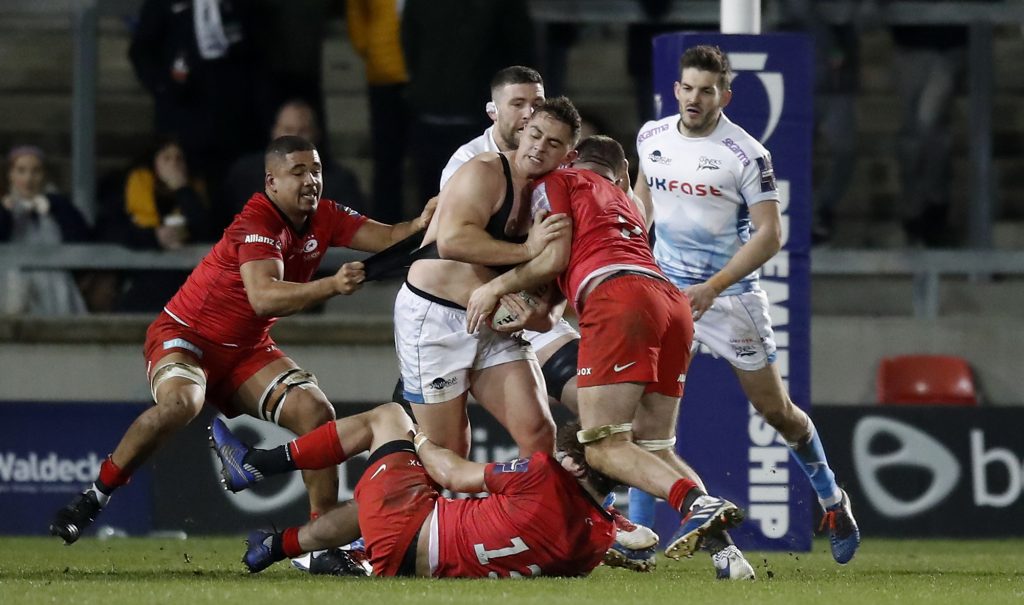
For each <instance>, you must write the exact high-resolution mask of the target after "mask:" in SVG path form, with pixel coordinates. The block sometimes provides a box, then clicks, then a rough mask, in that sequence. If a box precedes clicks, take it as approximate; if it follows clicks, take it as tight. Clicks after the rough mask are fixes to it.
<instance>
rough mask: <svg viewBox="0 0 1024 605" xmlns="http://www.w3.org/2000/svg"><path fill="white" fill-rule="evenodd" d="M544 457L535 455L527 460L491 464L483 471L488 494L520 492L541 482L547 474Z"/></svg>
mask: <svg viewBox="0 0 1024 605" xmlns="http://www.w3.org/2000/svg"><path fill="white" fill-rule="evenodd" d="M544 456H545V455H544V454H542V453H537V454H534V455H533V456H531V457H529V458H517V459H515V460H510V461H508V462H492V463H490V464H488V465H487V468H485V469H484V486H485V487H486V488H487V491H488V492H489V493H492V494H504V493H508V492H510V491H522V490H523V489H525V488H528V487H530V486H532V485H534V484H536V483H538V482H541V481H543V478H544V476H545V474H546V472H547V468H546V466H547V465H546V461H545V460H544V458H543V457H544ZM548 458H549V459H550V456H548Z"/></svg>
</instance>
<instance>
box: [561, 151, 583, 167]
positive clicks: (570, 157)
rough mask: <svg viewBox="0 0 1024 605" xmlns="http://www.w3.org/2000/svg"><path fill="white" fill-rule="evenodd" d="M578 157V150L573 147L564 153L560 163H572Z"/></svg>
mask: <svg viewBox="0 0 1024 605" xmlns="http://www.w3.org/2000/svg"><path fill="white" fill-rule="evenodd" d="M578 157H580V152H578V151H576V150H575V149H573V150H572V151H570V152H569V153H567V154H566V155H565V159H564V160H562V163H563V164H567V165H568V164H572V163H573V162H575V161H576V158H578Z"/></svg>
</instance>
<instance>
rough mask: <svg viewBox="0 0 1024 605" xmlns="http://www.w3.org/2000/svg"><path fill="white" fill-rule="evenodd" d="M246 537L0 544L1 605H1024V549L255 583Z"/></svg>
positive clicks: (971, 546) (909, 546)
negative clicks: (521, 576) (578, 574)
mask: <svg viewBox="0 0 1024 605" xmlns="http://www.w3.org/2000/svg"><path fill="white" fill-rule="evenodd" d="M242 550H243V545H242V538H241V537H234V538H191V539H189V540H184V541H180V540H159V539H149V538H122V539H111V540H106V541H100V540H96V539H94V538H85V539H82V540H81V541H79V542H78V543H77V544H75V545H74V546H72V547H64V546H62V545H61V544H60V542H59V541H58V540H56V539H53V538H0V603H2V604H4V605H14V604H20V603H74V604H75V605H85V604H89V603H97V604H102V605H117V604H120V603H125V604H128V603H130V604H133V605H134V604H138V603H175V604H180V603H187V604H188V605H193V604H200V603H215V604H217V605H227V604H231V603H244V604H246V605H256V604H262V603H274V604H281V605H285V604H289V605H291V604H310V605H316V604H320V603H338V604H341V605H348V604H353V605H367V604H368V605H390V604H392V603H409V604H415V605H429V604H433V603H481V604H487V605H495V603H496V602H497V601H502V602H507V603H510V604H515V605H534V604H536V605H560V604H566V605H570V604H571V605H585V604H590V605H619V604H631V603H641V604H643V605H662V604H666V605H667V604H673V605H675V604H682V603H714V604H720V605H729V604H732V603H756V604H757V605H769V604H776V603H777V604H779V605H795V604H800V603H813V604H815V605H840V604H844V603H850V604H856V605H871V604H874V603H901V604H902V603H927V604H928V605H940V604H944V603H956V604H958V605H960V604H974V603H984V604H985V605H994V604H998V603H1018V604H1019V603H1024V541H1022V540H1003V541H956V540H948V541H947V540H881V539H872V538H870V537H868V538H866V539H865V542H864V545H863V546H862V548H861V551H860V552H859V553H858V554H857V558H856V559H854V561H853V562H852V563H850V564H849V565H847V566H845V567H840V566H838V565H836V564H835V563H834V562H833V561H832V558H831V556H830V555H829V553H828V544H827V543H826V542H825V541H824V540H816V541H815V543H814V550H813V551H812V552H809V553H792V554H791V553H777V552H771V553H758V552H748V553H746V554H747V557H748V559H749V560H750V562H751V563H752V564H753V565H754V567H755V568H756V571H757V574H758V580H757V581H756V582H753V583H728V582H717V581H715V579H714V572H713V570H712V568H711V562H710V560H709V559H708V557H707V556H706V555H703V554H702V555H699V556H697V557H694V558H693V559H690V560H685V561H679V562H676V561H671V560H668V559H665V558H664V557H660V558H659V560H658V568H657V570H655V571H654V572H653V573H650V574H637V573H632V572H628V571H624V570H620V569H608V568H604V567H599V568H598V569H597V570H595V571H594V573H593V574H592V575H591V576H590V577H589V578H581V579H558V578H539V579H533V580H518V581H516V580H427V579H377V578H325V577H312V576H309V575H308V574H304V573H301V572H298V571H296V570H294V569H291V567H290V566H289V565H287V564H285V563H279V564H277V565H275V566H274V567H271V568H270V569H268V570H266V571H264V572H263V573H261V574H257V575H254V576H251V575H249V574H248V573H247V572H246V571H245V569H244V567H243V566H242V565H241V563H239V559H240V558H241V554H242Z"/></svg>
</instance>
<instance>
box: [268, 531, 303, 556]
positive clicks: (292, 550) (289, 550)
mask: <svg viewBox="0 0 1024 605" xmlns="http://www.w3.org/2000/svg"><path fill="white" fill-rule="evenodd" d="M278 538H280V539H278ZM278 543H280V551H278V550H276V548H277V547H278ZM270 552H272V553H273V554H274V556H277V555H278V553H280V554H281V558H282V559H286V558H287V559H290V558H292V557H297V556H299V555H301V554H303V553H305V552H306V551H305V550H303V549H302V547H301V546H299V528H298V527H289V528H288V529H286V530H284V531H283V532H281V533H279V534H275V535H274V541H273V542H271V544H270Z"/></svg>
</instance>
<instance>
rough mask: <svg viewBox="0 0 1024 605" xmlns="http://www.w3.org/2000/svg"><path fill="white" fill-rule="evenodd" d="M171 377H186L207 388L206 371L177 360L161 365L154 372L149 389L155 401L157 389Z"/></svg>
mask: <svg viewBox="0 0 1024 605" xmlns="http://www.w3.org/2000/svg"><path fill="white" fill-rule="evenodd" d="M171 378H184V379H185V380H190V381H192V382H194V383H196V384H197V385H199V387H200V388H202V389H204V390H205V389H206V373H204V372H203V369H202V368H200V367H199V366H196V365H193V364H190V363H184V362H180V361H175V362H172V363H169V364H167V365H165V366H161V367H160V368H159V369H157V371H155V372H153V378H152V379H151V380H150V382H149V390H150V393H151V394H152V395H153V401H154V402H155V401H156V391H157V389H158V388H160V385H162V384H163V383H164V382H166V381H168V380H170V379H171Z"/></svg>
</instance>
